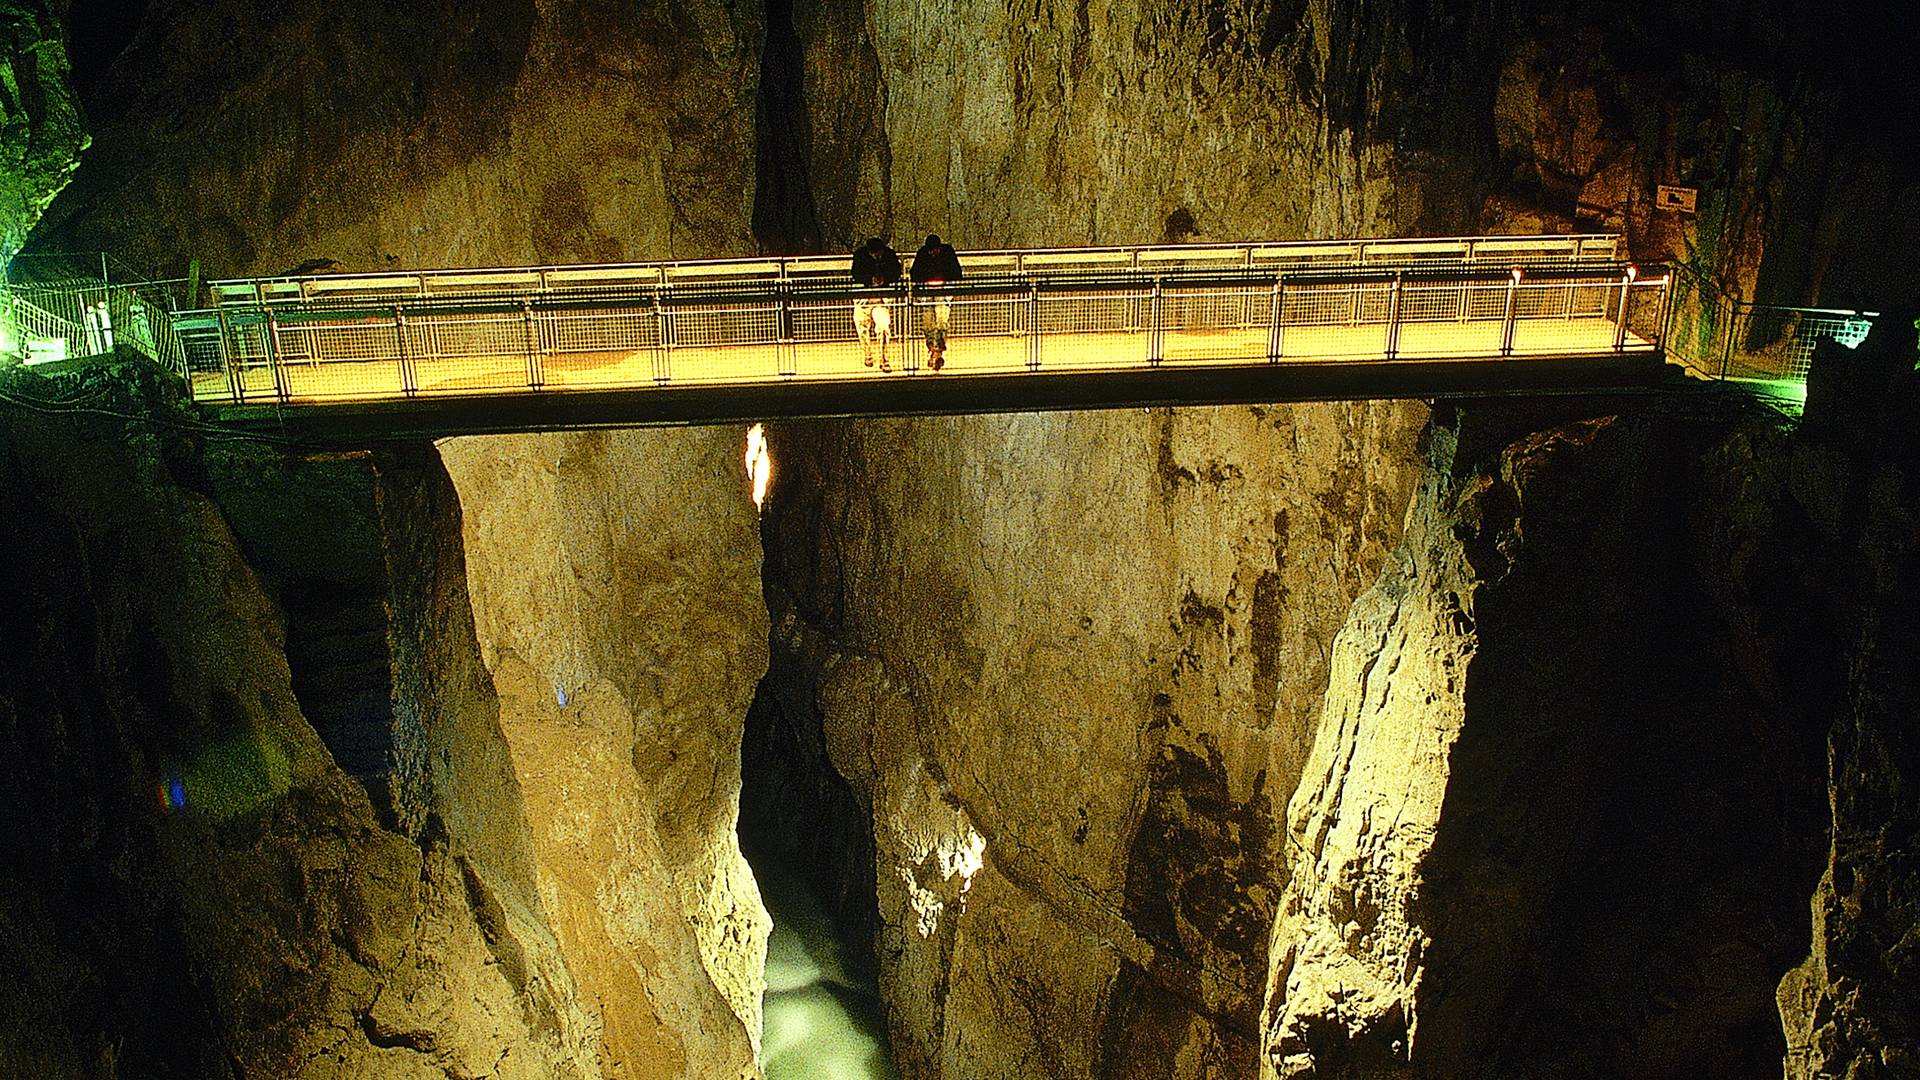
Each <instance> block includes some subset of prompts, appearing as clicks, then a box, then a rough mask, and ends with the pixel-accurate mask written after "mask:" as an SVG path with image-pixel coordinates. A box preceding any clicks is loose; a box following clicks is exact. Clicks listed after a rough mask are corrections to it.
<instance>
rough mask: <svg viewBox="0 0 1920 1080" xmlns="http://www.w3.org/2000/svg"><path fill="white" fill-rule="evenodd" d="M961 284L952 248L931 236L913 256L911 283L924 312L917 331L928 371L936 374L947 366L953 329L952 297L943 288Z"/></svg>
mask: <svg viewBox="0 0 1920 1080" xmlns="http://www.w3.org/2000/svg"><path fill="white" fill-rule="evenodd" d="M959 280H960V256H959V255H958V254H957V253H956V252H955V251H954V250H953V245H952V244H947V243H942V242H941V240H940V237H939V235H938V234H937V233H936V234H931V235H929V236H928V237H927V242H926V243H924V244H922V245H920V250H919V251H916V252H914V253H913V283H914V285H915V286H916V291H918V292H919V293H920V294H921V295H920V302H921V303H922V304H923V305H925V310H924V311H923V312H922V314H921V316H920V329H921V330H922V331H923V332H925V334H926V337H927V370H929V371H939V370H940V365H942V364H944V363H946V362H947V360H946V357H947V331H948V330H949V329H950V328H951V326H952V317H953V297H951V296H949V295H948V294H947V292H946V289H945V288H944V286H945V285H947V284H948V283H950V282H955V281H959Z"/></svg>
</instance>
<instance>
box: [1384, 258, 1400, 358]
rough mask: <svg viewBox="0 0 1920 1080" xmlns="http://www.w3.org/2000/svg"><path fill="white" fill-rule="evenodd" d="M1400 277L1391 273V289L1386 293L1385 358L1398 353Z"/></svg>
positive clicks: (1394, 356) (1395, 355)
mask: <svg viewBox="0 0 1920 1080" xmlns="http://www.w3.org/2000/svg"><path fill="white" fill-rule="evenodd" d="M1400 279H1401V275H1400V274H1398V273H1395V274H1394V275H1393V284H1392V286H1391V287H1390V288H1391V291H1390V292H1389V293H1388V294H1387V359H1389V360H1392V359H1394V358H1396V357H1397V356H1399V355H1400Z"/></svg>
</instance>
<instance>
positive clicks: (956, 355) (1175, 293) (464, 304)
mask: <svg viewBox="0 0 1920 1080" xmlns="http://www.w3.org/2000/svg"><path fill="white" fill-rule="evenodd" d="M1618 255H1619V253H1618V248H1617V237H1614V236H1611V235H1585V236H1530V237H1475V238H1459V239H1420V240H1365V241H1343V242H1300V243H1273V244H1254V245H1218V246H1200V245H1182V246H1175V247H1140V248H1099V249H1077V250H1044V251H991V252H963V254H962V258H963V262H964V265H965V268H966V273H967V276H966V280H965V281H963V282H959V283H956V284H953V285H949V286H946V287H943V288H942V289H941V290H940V291H939V292H938V293H929V292H925V291H915V290H914V289H913V288H912V287H910V286H906V285H902V286H898V287H892V288H886V289H863V288H859V287H856V286H855V285H854V283H852V282H851V281H850V280H848V278H847V264H848V261H849V260H848V257H846V256H838V255H836V256H818V257H801V258H788V259H753V260H721V261H705V262H673V263H651V264H635V265H621V266H556V267H522V268H508V269H484V270H443V271H422V272H408V273H382V274H332V275H318V276H305V277H278V278H258V279H246V280H233V281H219V282H214V283H213V284H212V286H211V291H212V294H213V305H212V306H211V307H207V308H203V309H198V310H190V311H179V312H174V313H172V314H171V316H170V317H168V316H163V320H164V321H165V322H166V323H167V325H165V326H163V327H161V328H160V331H164V332H156V331H153V330H147V331H146V334H147V337H149V338H151V339H156V340H158V339H165V340H164V341H159V344H160V345H162V346H164V347H163V348H157V349H155V350H153V351H154V352H155V353H156V354H164V355H161V357H160V358H161V359H163V361H165V362H167V363H169V364H171V365H172V366H175V367H176V368H177V369H178V370H180V371H181V373H182V374H183V375H184V376H185V377H186V378H187V380H188V382H189V383H190V385H191V388H192V393H193V397H194V398H195V400H196V401H197V402H199V403H200V404H201V405H202V406H203V407H204V409H205V410H206V411H207V412H208V413H209V414H210V417H211V418H212V419H216V420H219V421H223V422H226V423H230V424H236V425H241V426H271V427H273V428H276V429H289V430H291V431H293V432H295V433H298V434H307V435H313V436H334V437H355V438H364V437H373V436H380V435H390V436H401V435H411V434H442V433H454V432H482V431H509V430H531V429H542V428H556V427H575V426H592V425H607V424H649V423H695V422H704V421H722V420H747V419H767V418H773V417H788V416H834V415H879V414H911V413H954V412H992V411H1007V410H1028V409H1048V408H1086V407H1107V406H1119V405H1145V404H1174V403H1178V404H1202V403H1233V402H1272V401H1288V400H1314V399H1330V398H1383V397H1425V398H1438V397H1455V396H1477V395H1484V394H1489V393H1503V392H1536V391H1544V390H1603V389H1609V388H1615V387H1621V386H1629V385H1647V384H1652V383H1655V382H1657V381H1659V379H1660V378H1661V372H1662V370H1663V360H1664V352H1665V350H1664V338H1665V334H1666V325H1667V321H1668V309H1669V304H1670V300H1671V292H1672V286H1673V282H1674V278H1673V275H1671V274H1670V273H1668V271H1667V270H1665V269H1664V268H1651V269H1644V270H1636V268H1634V267H1632V266H1630V265H1627V264H1626V263H1624V262H1623V261H1621V260H1620V259H1619V257H1618ZM856 302H866V303H875V302H878V303H884V304H885V305H886V307H887V309H888V311H889V313H890V315H891V319H892V324H893V330H894V335H893V337H892V339H891V340H890V341H888V342H887V344H886V345H885V350H884V352H883V353H882V354H881V358H882V359H883V360H884V362H885V366H886V368H888V369H889V370H886V371H883V370H881V367H880V365H878V364H876V365H874V366H871V367H870V366H868V365H866V364H865V363H864V362H863V360H864V357H863V349H862V344H861V342H860V340H859V338H858V337H857V336H856V332H855V326H854V318H853V309H854V305H855V303H856ZM942 309H944V310H945V311H946V313H947V318H948V322H949V325H950V330H949V331H948V333H949V345H948V351H947V355H946V363H945V365H944V367H943V368H942V369H941V370H939V371H938V373H935V372H933V371H932V370H931V369H930V368H929V367H928V365H927V362H926V361H927V353H926V342H925V339H924V337H923V334H922V327H923V325H925V324H926V322H927V321H928V320H929V319H930V318H931V317H933V315H934V313H935V312H936V311H939V310H942ZM135 317H136V316H135V315H134V314H132V313H129V314H128V315H127V316H126V317H123V318H122V320H121V323H120V325H121V327H122V329H121V333H122V335H123V336H125V334H126V332H127V331H126V319H127V318H135ZM139 321H141V322H143V323H145V322H148V321H150V320H147V319H144V318H141V319H139ZM95 333H97V331H95Z"/></svg>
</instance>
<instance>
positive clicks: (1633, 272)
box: [1613, 266, 1640, 353]
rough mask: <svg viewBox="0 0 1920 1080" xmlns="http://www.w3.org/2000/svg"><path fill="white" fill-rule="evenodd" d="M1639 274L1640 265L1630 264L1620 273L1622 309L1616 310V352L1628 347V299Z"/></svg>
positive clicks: (1614, 343) (1614, 330)
mask: <svg viewBox="0 0 1920 1080" xmlns="http://www.w3.org/2000/svg"><path fill="white" fill-rule="evenodd" d="M1639 274H1640V270H1639V268H1638V267H1633V266H1629V267H1627V272H1626V273H1624V274H1622V275H1620V310H1619V311H1617V312H1615V315H1616V318H1615V320H1614V322H1615V325H1614V328H1613V351H1614V352H1616V353H1619V352H1625V351H1626V349H1627V301H1628V300H1629V299H1630V293H1631V291H1632V289H1633V279H1634V278H1635V277H1638V276H1639Z"/></svg>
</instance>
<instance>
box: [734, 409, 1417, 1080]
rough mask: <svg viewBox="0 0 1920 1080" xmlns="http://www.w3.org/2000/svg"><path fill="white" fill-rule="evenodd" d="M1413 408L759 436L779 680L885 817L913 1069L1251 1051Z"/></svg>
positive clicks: (901, 1012)
mask: <svg viewBox="0 0 1920 1080" xmlns="http://www.w3.org/2000/svg"><path fill="white" fill-rule="evenodd" d="M1421 412H1422V410H1420V409H1418V408H1417V407H1407V406H1396V405H1338V406H1325V405H1321V406H1283V407H1272V408H1256V409H1246V408H1227V409H1206V410H1178V411H1166V410H1156V411H1153V412H1152V413H1151V414H1149V415H1147V416H1146V417H1144V418H1143V417H1142V416H1141V414H1139V413H1136V412H1113V413H1098V414H1084V415H1070V414H1058V415H1022V416H1012V417H992V418H966V419H953V420H941V421H889V422H884V423H882V422H876V423H869V424H857V425H830V424H820V425H807V426H797V427H782V428H779V429H777V430H776V431H775V432H774V438H773V443H774V457H775V463H776V465H775V467H776V469H777V470H778V471H777V472H776V480H775V487H774V490H773V493H772V495H771V496H770V503H769V510H768V525H767V529H766V532H767V536H768V551H769V565H768V572H767V580H768V590H769V603H770V605H771V607H772V610H773V612H774V622H775V642H776V650H777V651H776V659H775V663H774V667H773V669H772V671H771V672H770V674H769V678H768V686H767V687H766V688H764V690H763V694H766V695H771V696H772V697H773V698H774V699H775V701H774V702H773V705H774V706H775V707H774V708H771V709H769V710H768V711H769V712H772V713H774V714H776V715H777V717H778V718H779V719H778V722H782V723H788V724H794V725H807V724H813V725H818V727H817V728H816V730H819V731H821V732H822V733H823V737H822V738H821V739H820V745H821V746H822V748H823V750H824V752H825V754H826V756H827V757H828V758H829V762H828V763H827V764H830V766H831V767H832V768H833V769H835V770H836V771H837V772H838V774H839V775H840V776H843V777H845V778H846V780H847V781H848V783H849V784H850V785H851V788H852V790H853V791H854V792H855V793H856V796H857V803H858V804H859V806H861V807H862V808H863V810H862V812H863V813H864V814H865V815H867V816H868V819H869V820H870V823H871V824H870V826H868V829H870V835H871V837H872V843H873V848H874V851H875V853H876V855H877V861H876V865H875V868H874V871H873V873H874V874H875V887H876V892H877V896H878V907H879V918H880V927H879V932H878V942H877V949H876V951H877V954H878V957H879V961H880V969H881V986H882V991H883V994H884V996H885V998H886V1001H887V1006H888V1013H889V1023H890V1030H891V1034H892V1038H893V1047H894V1053H895V1057H896V1060H897V1061H898V1062H899V1063H900V1066H901V1069H902V1072H903V1074H904V1075H906V1076H910V1077H918V1078H926V1077H954V1078H958V1077H972V1076H1085V1075H1105V1076H1141V1077H1146V1076H1155V1077H1164V1076H1181V1077H1198V1076H1213V1075H1236V1074H1237V1075H1248V1074H1250V1073H1251V1071H1252V1070H1253V1068H1254V1061H1255V1049H1256V1045H1257V1015H1258V1010H1259V1007H1260V1001H1261V994H1260V987H1261V983H1262V980H1263V978H1264V973H1265V966H1266V961H1265V950H1266V935H1267V932H1268V929H1269V928H1270V926H1271V923H1272V917H1273V912H1274V906H1275V904H1276V903H1277V900H1278V897H1279V895H1280V891H1281V890H1282V889H1283V888H1284V887H1285V885H1286V881H1285V870H1284V866H1285V860H1284V852H1283V850H1282V848H1281V845H1280V837H1279V835H1278V834H1277V833H1276V832H1275V830H1274V829H1273V822H1274V821H1275V819H1276V817H1277V814H1278V810H1279V801H1280V798H1281V797H1282V796H1284V795H1285V794H1286V793H1288V792H1290V791H1291V790H1292V788H1293V785H1294V780H1295V778H1296V777H1297V775H1298V773H1299V769H1300V765H1301V761H1302V760H1303V755H1304V753H1305V751H1306V748H1307V747H1308V745H1309V742H1310V739H1311V731H1312V718H1313V716H1314V714H1315V712H1316V708H1317V702H1318V700H1319V698H1320V696H1321V693H1322V691H1323V688H1324V680H1325V678H1326V671H1327V669H1326V666H1325V665H1326V655H1327V653H1326V646H1327V643H1328V641H1329V639H1330V637H1331V635H1332V633H1333V631H1334V630H1335V628H1336V627H1337V626H1338V625H1339V623H1340V621H1341V619H1342V617H1343V616H1344V613H1345V610H1346V607H1347V605H1348V603H1349V602H1350V600H1351V598H1352V597H1353V596H1354V595H1355V594H1356V593H1357V592H1359V590H1360V589H1361V588H1362V587H1363V586H1364V583H1365V582H1366V581H1367V580H1369V579H1370V577H1371V576H1372V574H1373V573H1374V571H1375V567H1377V566H1378V564H1379V560H1380V559H1381V558H1382V557H1383V554H1384V552H1385V550H1386V548H1387V547H1388V546H1389V545H1390V544H1391V543H1392V542H1393V541H1394V540H1395V539H1396V537H1397V535H1398V531H1399V524H1400V516H1401V508H1402V507H1403V506H1404V504H1405V499H1406V493H1407V484H1408V482H1409V481H1410V479H1411V477H1412V472H1413V470H1412V457H1411V455H1412V449H1413V436H1414V433H1415V431H1416V430H1417V427H1418V424H1419V421H1420V415H1421ZM802 742H803V740H792V741H791V742H790V744H789V745H794V746H798V745H801V744H802ZM788 767H789V768H791V767H793V763H791V762H790V763H789V765H788ZM815 767H819V765H816V766H815ZM790 812H791V813H793V814H794V815H795V816H796V817H798V818H799V819H800V820H802V821H807V822H816V821H819V820H821V819H822V817H824V816H825V815H826V814H827V813H829V812H830V808H821V807H815V806H809V805H800V806H797V807H793V808H791V810H790ZM829 828H832V827H831V826H823V825H813V826H809V827H807V828H805V829H803V830H801V831H802V832H803V833H804V832H820V831H826V830H828V829H829ZM846 831H853V830H846ZM848 869H849V871H850V872H851V871H852V869H853V868H851V867H849V868H848Z"/></svg>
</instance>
